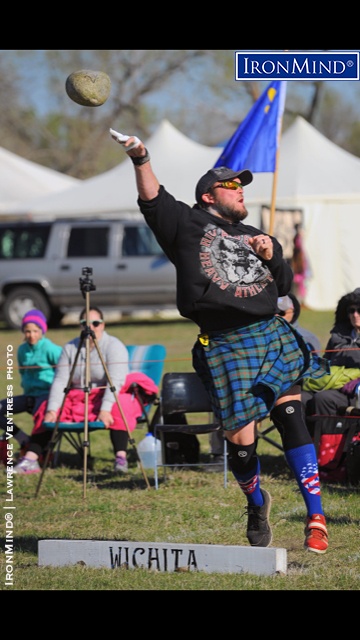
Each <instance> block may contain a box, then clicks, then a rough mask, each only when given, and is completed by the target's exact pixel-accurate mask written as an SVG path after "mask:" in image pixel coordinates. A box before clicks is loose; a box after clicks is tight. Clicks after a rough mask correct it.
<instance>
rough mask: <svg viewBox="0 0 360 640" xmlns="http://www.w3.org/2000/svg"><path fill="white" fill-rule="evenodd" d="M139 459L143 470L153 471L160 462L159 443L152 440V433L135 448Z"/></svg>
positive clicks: (156, 440)
mask: <svg viewBox="0 0 360 640" xmlns="http://www.w3.org/2000/svg"><path fill="white" fill-rule="evenodd" d="M137 450H138V454H139V458H140V460H141V462H142V465H143V467H144V469H154V468H155V463H156V464H157V465H159V464H162V462H161V442H160V440H158V439H157V438H154V436H153V434H152V433H147V434H146V436H145V438H143V439H142V440H141V441H140V442H139V444H138V446H137Z"/></svg>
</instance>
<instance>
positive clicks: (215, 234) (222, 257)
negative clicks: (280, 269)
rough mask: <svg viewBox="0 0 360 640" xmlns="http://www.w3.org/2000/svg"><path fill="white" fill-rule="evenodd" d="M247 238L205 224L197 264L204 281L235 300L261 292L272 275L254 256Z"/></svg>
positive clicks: (271, 280) (271, 279)
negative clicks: (226, 292)
mask: <svg viewBox="0 0 360 640" xmlns="http://www.w3.org/2000/svg"><path fill="white" fill-rule="evenodd" d="M250 238H251V236H249V235H244V234H241V235H238V236H231V235H229V234H227V233H226V231H224V230H223V229H220V228H219V227H216V226H214V225H208V226H207V227H206V230H205V234H204V236H203V237H202V239H201V241H200V245H201V248H200V264H201V269H202V271H203V273H204V274H205V275H206V277H207V278H209V279H210V280H212V281H213V282H214V283H215V284H217V285H218V286H219V287H220V289H222V290H227V291H228V292H230V293H232V295H234V296H235V297H241V298H245V297H251V296H255V295H257V294H258V293H260V292H261V291H262V290H263V289H264V288H265V287H266V286H267V285H268V284H269V283H270V282H273V280H274V279H273V276H272V275H271V273H270V271H269V269H268V268H267V267H266V266H264V264H263V263H262V261H261V260H260V258H258V256H257V255H256V254H255V253H254V251H253V250H252V248H251V245H250V243H249V239H250Z"/></svg>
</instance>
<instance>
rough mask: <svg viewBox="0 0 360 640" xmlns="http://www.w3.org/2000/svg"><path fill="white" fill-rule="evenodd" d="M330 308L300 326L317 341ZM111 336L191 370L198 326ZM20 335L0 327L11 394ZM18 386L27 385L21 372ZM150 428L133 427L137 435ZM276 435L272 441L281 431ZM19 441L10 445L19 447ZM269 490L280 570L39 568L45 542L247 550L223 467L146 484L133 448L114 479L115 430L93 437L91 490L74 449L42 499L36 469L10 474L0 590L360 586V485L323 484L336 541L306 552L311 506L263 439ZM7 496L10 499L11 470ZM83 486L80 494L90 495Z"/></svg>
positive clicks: (23, 421) (0, 351)
mask: <svg viewBox="0 0 360 640" xmlns="http://www.w3.org/2000/svg"><path fill="white" fill-rule="evenodd" d="M332 322H333V313H330V312H322V313H318V312H316V313H315V312H311V311H309V310H306V309H304V310H303V311H302V314H301V324H302V325H303V326H304V327H306V328H308V329H311V330H312V331H314V332H315V333H316V334H317V335H318V336H319V338H320V341H321V344H322V347H324V346H325V344H326V341H327V339H328V335H329V330H330V328H331V326H332ZM77 331H78V327H76V326H69V327H63V328H60V329H57V330H51V331H49V332H48V336H49V337H50V338H51V339H53V340H54V341H55V342H57V343H58V344H65V342H67V341H68V340H69V339H71V338H73V337H74V336H75V335H76V334H77ZM108 331H109V332H110V333H112V334H114V335H117V336H118V337H119V338H121V339H122V340H123V341H124V342H125V343H126V344H150V343H155V342H156V343H157V342H160V343H162V344H164V345H165V346H166V348H167V358H166V362H165V366H164V372H167V371H191V370H192V367H191V357H190V350H191V347H192V345H193V343H194V341H195V339H196V333H197V330H196V327H195V326H194V325H193V324H192V323H190V322H186V321H168V322H158V321H155V320H154V321H147V322H140V321H139V322H132V323H130V322H120V323H117V324H111V325H109V326H108ZM21 340H22V335H21V334H20V333H19V332H14V331H8V330H5V329H2V330H1V331H0V358H1V360H0V383H1V389H2V390H3V391H2V393H1V396H3V395H4V394H5V393H4V392H5V389H6V369H5V364H6V351H7V347H8V345H12V347H13V348H14V351H15V352H16V349H17V346H18V345H19V344H20V342H21ZM14 378H15V385H16V388H15V392H20V387H19V379H18V375H17V373H16V371H15V372H14ZM17 423H18V424H19V426H21V427H23V428H24V429H25V430H26V431H27V432H30V430H31V421H30V417H29V416H27V415H21V416H19V417H18V419H17ZM144 435H145V431H144V429H143V428H137V429H136V430H135V432H134V437H135V440H136V442H138V441H139V440H140V439H141V438H142V437H143V436H144ZM276 437H277V436H276ZM200 442H201V452H202V457H203V458H204V457H205V456H206V455H207V454H208V451H209V446H208V439H207V436H201V438H200ZM16 446H17V445H16V444H15V448H16ZM258 451H259V453H260V457H261V465H262V486H264V488H266V489H268V491H269V492H270V493H271V495H272V499H273V506H272V512H271V518H270V519H271V524H272V528H273V542H272V546H274V547H279V548H285V549H286V550H287V563H288V566H287V573H286V574H285V575H274V576H265V577H264V576H255V575H250V574H215V573H213V574H205V573H202V572H197V573H195V572H188V573H161V572H159V573H155V572H150V571H147V570H145V569H135V570H133V569H132V570H129V571H126V570H124V569H117V570H111V569H95V568H89V567H84V566H71V567H66V568H54V567H39V566H38V557H37V545H38V541H39V540H42V539H56V538H58V539H80V540H83V539H84V540H137V541H159V542H174V543H176V542H178V543H192V544H223V545H246V546H247V544H248V543H247V540H246V535H245V529H246V517H245V516H244V515H243V514H244V508H245V501H244V498H243V496H242V494H241V492H240V490H239V488H238V486H237V485H236V483H235V482H234V480H233V477H232V475H231V474H230V473H229V476H228V486H227V488H226V489H225V488H224V487H223V477H222V474H221V473H208V472H206V471H205V470H204V467H199V468H198V469H195V470H182V471H181V470H174V471H171V472H170V473H168V474H167V481H166V483H164V482H161V484H160V488H159V490H158V491H155V489H154V487H153V476H152V472H151V471H149V472H148V478H149V481H150V485H151V488H150V489H148V488H147V487H146V483H145V481H144V478H143V476H142V474H141V471H140V469H139V468H138V466H137V462H136V457H135V453H134V451H133V449H131V448H130V451H129V463H130V470H129V474H127V475H126V476H123V477H118V476H116V477H115V476H114V475H113V474H112V465H113V456H112V450H111V445H110V439H109V437H108V434H104V433H103V432H95V433H94V434H92V436H91V454H92V456H93V458H94V467H93V469H92V470H88V473H87V478H86V479H87V482H86V485H84V473H83V467H82V464H81V461H79V459H78V457H77V456H76V455H75V454H74V453H73V451H72V450H71V449H70V448H69V446H68V445H66V444H65V445H64V447H63V449H62V454H61V459H60V463H61V464H60V466H58V467H56V468H48V469H46V472H45V474H44V477H43V482H42V485H41V488H40V491H39V494H38V496H37V498H35V490H36V487H37V485H38V480H39V477H38V476H36V475H35V476H25V477H22V476H15V484H14V506H15V507H16V508H15V510H14V574H13V575H14V581H13V582H14V585H13V587H7V586H5V563H4V549H5V525H3V529H2V533H0V538H1V555H0V567H1V571H0V576H1V579H0V585H1V586H0V588H1V589H2V590H8V591H11V590H24V591H26V590H44V591H54V590H56V591H57V590H87V591H100V590H149V591H151V590H163V591H166V590H176V591H183V590H190V591H191V590H207V591H210V590H214V591H216V590H221V591H222V590H264V591H277V590H281V591H288V590H304V591H305V590H306V591H309V590H314V591H319V590H342V591H345V590H358V589H359V587H360V552H359V525H360V500H359V489H358V488H354V487H349V486H345V485H323V487H322V494H323V503H324V508H325V511H326V515H327V521H328V528H329V535H330V547H329V551H328V553H327V554H325V555H324V556H317V555H316V554H311V553H308V552H305V551H304V550H303V542H304V535H303V529H304V516H305V512H304V506H303V501H302V498H301V495H300V492H299V490H298V488H297V485H296V483H295V481H294V479H293V477H292V475H291V472H290V471H289V469H288V467H287V465H286V463H285V460H284V456H283V454H282V453H281V452H280V451H279V450H277V449H276V448H275V447H272V446H271V445H269V444H268V443H266V442H264V441H263V440H260V443H259V448H258ZM1 473H2V474H3V482H2V483H1V486H0V490H1V491H0V493H1V498H2V502H3V506H4V504H5V502H4V501H5V490H6V485H5V473H4V472H3V471H2V472H1ZM84 487H85V489H86V490H85V496H84Z"/></svg>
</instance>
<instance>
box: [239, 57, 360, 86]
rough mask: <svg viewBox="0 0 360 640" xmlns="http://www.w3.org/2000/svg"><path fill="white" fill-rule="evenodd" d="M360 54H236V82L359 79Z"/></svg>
mask: <svg viewBox="0 0 360 640" xmlns="http://www.w3.org/2000/svg"><path fill="white" fill-rule="evenodd" d="M359 53H360V52H359V51H336V52H330V51H325V52H321V53H318V52H316V53H315V52H314V53H312V52H310V53H303V52H301V53H300V52H293V53H290V52H288V51H281V52H277V53H273V52H265V53H264V52H262V53H257V52H253V51H249V52H244V51H235V80H359V79H360V73H359Z"/></svg>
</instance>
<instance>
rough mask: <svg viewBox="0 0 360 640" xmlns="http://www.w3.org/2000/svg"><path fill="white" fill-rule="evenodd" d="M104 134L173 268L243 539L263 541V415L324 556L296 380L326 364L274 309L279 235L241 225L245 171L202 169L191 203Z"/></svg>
mask: <svg viewBox="0 0 360 640" xmlns="http://www.w3.org/2000/svg"><path fill="white" fill-rule="evenodd" d="M110 134H111V136H112V137H113V138H114V139H115V140H116V141H117V142H119V143H120V144H122V145H123V146H124V149H125V151H126V152H127V153H128V155H129V157H130V159H131V161H132V162H133V165H134V170H135V180H136V185H137V190H138V206H139V208H140V211H141V212H142V214H143V215H144V218H145V220H146V222H147V224H148V225H149V227H150V228H151V229H152V231H153V232H154V234H155V236H156V238H157V240H158V242H159V244H160V245H161V247H162V249H163V251H164V252H165V254H166V255H167V257H168V258H169V260H171V262H172V263H173V264H174V265H175V267H176V273H177V304H178V309H179V312H180V314H181V315H182V316H184V317H185V318H189V319H190V320H192V321H193V322H194V323H195V324H196V325H198V331H199V330H200V333H199V334H198V339H197V340H196V342H195V344H194V347H193V349H192V356H193V367H194V369H195V370H196V372H197V373H198V375H199V377H200V378H201V379H202V381H203V383H204V385H205V387H206V389H207V390H208V393H209V396H210V398H211V400H212V406H213V410H214V413H215V415H216V417H217V419H218V420H219V421H220V422H221V425H222V428H223V431H224V434H225V437H226V439H227V445H228V452H229V454H228V457H229V467H230V469H231V471H232V473H233V475H234V478H235V480H236V482H237V483H238V485H239V488H240V490H241V492H242V496H243V497H244V498H245V500H246V507H245V508H246V513H247V530H246V536H247V539H248V541H249V543H250V545H251V546H254V547H268V546H269V545H270V544H271V541H272V531H271V526H270V522H269V515H270V507H271V496H270V494H269V492H268V491H266V490H265V489H263V488H262V486H261V473H260V460H259V457H258V456H257V455H256V447H257V435H256V424H257V422H258V421H259V420H263V419H264V418H265V417H266V416H267V415H268V414H269V412H271V417H272V419H273V421H274V423H275V424H276V426H277V428H278V430H279V432H280V435H281V438H282V442H283V446H284V450H285V455H286V460H287V462H288V464H289V467H290V468H291V470H292V471H293V473H294V476H295V478H296V481H297V484H298V487H299V489H300V492H301V495H302V498H303V500H304V503H305V507H306V520H305V543H304V546H305V549H306V550H309V551H313V552H315V553H325V551H326V550H327V547H328V535H327V528H326V521H325V516H324V512H323V508H322V503H321V491H320V483H319V477H318V468H317V459H316V451H315V447H314V444H313V442H312V439H311V436H310V434H309V432H308V429H307V427H306V424H305V421H304V417H303V412H302V406H301V386H300V384H301V380H302V379H303V377H304V376H311V377H315V378H317V377H321V376H323V374H324V373H325V372H326V366H325V365H326V363H324V362H323V361H322V360H321V359H320V358H319V357H318V356H317V355H316V354H313V353H311V352H310V350H309V348H308V347H307V345H306V343H305V341H304V340H303V339H302V337H301V335H300V334H299V333H298V332H297V331H296V329H294V328H293V327H292V326H291V325H290V324H289V323H287V322H286V320H284V319H283V318H281V317H279V316H278V315H277V299H278V297H279V296H285V295H287V294H288V293H289V291H290V289H291V286H292V282H293V273H292V270H291V268H290V266H289V265H288V263H287V262H286V260H285V259H284V257H283V252H282V247H281V245H280V243H279V242H278V240H277V239H276V238H274V237H272V236H270V235H268V234H266V233H263V232H262V231H261V230H260V229H256V228H255V227H253V226H251V225H247V224H245V222H244V221H245V219H246V217H247V215H248V211H247V209H246V206H245V198H244V189H245V188H246V186H247V185H249V184H250V183H251V182H252V179H253V176H252V173H251V171H249V170H248V169H240V168H239V167H236V168H234V169H232V168H228V167H219V166H218V167H216V168H213V169H210V170H209V171H207V172H206V173H205V174H204V175H203V176H202V177H201V178H200V179H199V180H198V182H197V185H196V188H195V199H196V204H195V205H194V206H190V205H189V204H186V203H185V202H180V201H179V200H176V199H175V197H174V196H172V195H171V194H170V193H169V192H168V191H167V190H166V188H165V187H164V186H163V185H161V184H160V182H159V181H158V179H157V177H156V176H155V174H154V172H153V170H152V167H151V162H150V154H149V153H148V151H147V149H146V148H145V145H144V144H143V143H142V142H141V141H140V140H139V139H138V138H136V137H135V136H131V137H130V136H124V135H122V134H118V133H117V132H116V131H114V130H110ZM174 154H176V149H174ZM225 240H226V242H224V241H225ZM224 244H225V245H226V246H225V247H224ZM224 249H226V258H225V259H226V265H225V264H224V263H223V261H224Z"/></svg>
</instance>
